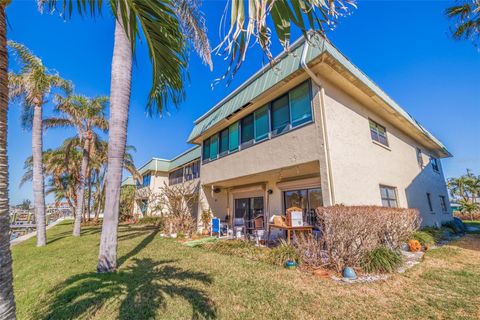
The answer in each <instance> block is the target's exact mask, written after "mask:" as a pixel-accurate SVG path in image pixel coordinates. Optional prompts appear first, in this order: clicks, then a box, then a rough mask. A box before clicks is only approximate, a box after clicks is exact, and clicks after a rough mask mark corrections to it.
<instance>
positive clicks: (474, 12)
mask: <svg viewBox="0 0 480 320" xmlns="http://www.w3.org/2000/svg"><path fill="white" fill-rule="evenodd" d="M445 14H446V16H447V17H448V18H450V19H453V20H455V27H454V28H453V29H452V36H453V38H454V39H457V40H460V39H466V40H470V41H472V42H473V44H474V45H478V41H479V40H480V0H462V1H460V2H459V4H457V5H455V6H452V7H450V8H447V10H446V11H445Z"/></svg>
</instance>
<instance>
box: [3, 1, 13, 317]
mask: <svg viewBox="0 0 480 320" xmlns="http://www.w3.org/2000/svg"><path fill="white" fill-rule="evenodd" d="M9 3H10V1H9V0H0V319H6V320H10V319H15V298H14V295H13V276H12V255H11V252H10V230H9V229H10V215H9V209H10V206H9V203H8V202H9V199H8V157H7V123H8V122H7V114H8V72H7V70H8V51H7V23H6V15H5V8H6V7H7V6H8V4H9Z"/></svg>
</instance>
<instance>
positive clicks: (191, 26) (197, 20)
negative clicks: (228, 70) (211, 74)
mask: <svg viewBox="0 0 480 320" xmlns="http://www.w3.org/2000/svg"><path fill="white" fill-rule="evenodd" d="M174 4H175V10H176V12H177V16H178V18H179V21H180V25H181V27H182V30H183V33H184V35H185V37H186V38H187V39H189V40H190V42H191V43H192V44H193V46H194V48H195V51H196V52H197V53H198V55H199V56H200V58H201V59H202V61H203V63H205V64H207V65H208V66H209V67H210V70H212V69H213V63H212V50H211V47H210V42H209V40H208V37H207V27H206V25H205V17H204V15H203V13H202V12H201V11H200V10H199V7H200V5H201V2H200V1H199V0H176V1H174Z"/></svg>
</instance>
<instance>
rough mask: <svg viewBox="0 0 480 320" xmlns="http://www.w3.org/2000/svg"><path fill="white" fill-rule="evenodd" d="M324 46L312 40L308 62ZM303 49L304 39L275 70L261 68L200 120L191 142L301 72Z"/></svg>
mask: <svg viewBox="0 0 480 320" xmlns="http://www.w3.org/2000/svg"><path fill="white" fill-rule="evenodd" d="M322 44H323V39H322V40H320V39H319V38H318V37H316V38H313V39H312V46H311V50H310V51H309V52H308V54H307V59H306V61H307V62H309V61H312V60H313V59H314V58H316V57H317V56H319V55H320V54H321V53H322V52H323V46H322ZM304 45H305V41H304V40H303V38H302V39H299V40H297V41H296V42H295V43H294V44H293V45H292V49H291V50H290V53H287V52H283V53H282V54H280V55H279V56H278V57H277V58H276V61H277V63H276V64H275V65H274V66H273V67H272V66H270V65H267V66H265V67H264V68H262V69H261V70H260V71H258V72H257V73H255V74H254V75H253V76H252V77H251V78H250V79H248V80H247V81H246V82H244V83H243V84H242V85H241V86H240V87H238V88H237V89H236V90H235V91H233V92H232V93H231V94H230V95H228V96H227V97H226V98H225V99H223V100H222V101H220V102H219V103H218V104H217V105H215V106H214V107H213V108H212V109H210V111H208V112H207V113H206V114H204V115H203V116H202V117H200V118H199V119H197V120H196V121H195V126H194V128H193V130H192V132H191V133H190V136H189V137H188V141H189V142H191V141H192V140H193V139H195V138H196V137H198V136H199V135H201V134H202V133H203V132H205V131H207V130H208V129H210V128H211V127H213V126H214V125H215V124H217V123H218V122H219V121H221V120H223V119H225V118H226V117H228V116H229V115H231V114H232V113H234V112H235V111H237V110H239V109H241V108H242V107H243V106H245V105H246V104H247V103H249V102H250V101H251V100H253V99H254V98H256V97H257V96H259V95H260V94H262V93H263V92H265V91H266V90H268V89H270V88H272V87H273V86H274V85H276V84H277V83H279V82H280V81H282V80H284V79H285V78H287V77H288V76H289V75H291V74H292V73H294V72H295V71H297V70H299V69H301V66H300V58H301V55H302V50H303V47H304Z"/></svg>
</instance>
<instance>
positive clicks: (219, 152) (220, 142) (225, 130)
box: [218, 127, 230, 157]
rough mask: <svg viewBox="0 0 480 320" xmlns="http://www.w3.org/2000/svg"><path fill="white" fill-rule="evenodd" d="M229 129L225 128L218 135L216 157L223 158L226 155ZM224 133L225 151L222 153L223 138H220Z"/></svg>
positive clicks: (228, 145) (228, 147)
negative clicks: (225, 134)
mask: <svg viewBox="0 0 480 320" xmlns="http://www.w3.org/2000/svg"><path fill="white" fill-rule="evenodd" d="M229 129H230V127H227V128H225V129H223V130H222V131H220V132H219V133H218V157H223V156H225V155H227V154H228V151H229V149H230V130H229ZM225 132H226V133H227V136H226V140H227V149H226V150H224V151H222V143H223V142H224V141H223V140H224V137H223V136H222V134H224V133H225Z"/></svg>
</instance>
